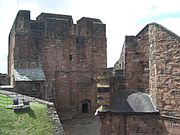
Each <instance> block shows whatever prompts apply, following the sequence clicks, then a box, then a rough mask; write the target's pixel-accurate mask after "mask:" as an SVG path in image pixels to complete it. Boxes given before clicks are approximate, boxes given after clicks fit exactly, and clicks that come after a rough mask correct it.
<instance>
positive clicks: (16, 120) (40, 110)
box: [0, 94, 55, 135]
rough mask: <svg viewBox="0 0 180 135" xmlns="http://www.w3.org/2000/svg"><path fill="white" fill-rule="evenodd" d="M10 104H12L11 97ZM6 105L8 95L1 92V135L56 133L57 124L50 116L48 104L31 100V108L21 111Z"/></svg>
mask: <svg viewBox="0 0 180 135" xmlns="http://www.w3.org/2000/svg"><path fill="white" fill-rule="evenodd" d="M8 104H9V105H10V104H12V99H11V98H8ZM6 106H7V97H6V96H5V95H2V94H0V135H54V133H55V132H54V128H55V125H54V123H53V122H52V121H51V120H50V118H49V117H48V114H47V106H46V105H43V104H40V103H37V102H31V104H30V107H31V110H30V111H29V112H21V113H15V112H14V111H13V110H12V109H6Z"/></svg>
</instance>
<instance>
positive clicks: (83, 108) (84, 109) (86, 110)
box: [82, 103, 89, 113]
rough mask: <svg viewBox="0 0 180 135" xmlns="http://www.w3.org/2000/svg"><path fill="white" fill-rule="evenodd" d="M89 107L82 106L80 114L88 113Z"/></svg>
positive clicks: (86, 105)
mask: <svg viewBox="0 0 180 135" xmlns="http://www.w3.org/2000/svg"><path fill="white" fill-rule="evenodd" d="M88 110H89V107H88V103H84V104H82V113H88Z"/></svg>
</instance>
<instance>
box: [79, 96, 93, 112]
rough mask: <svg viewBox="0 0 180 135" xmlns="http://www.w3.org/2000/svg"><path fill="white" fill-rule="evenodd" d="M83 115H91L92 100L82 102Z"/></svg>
mask: <svg viewBox="0 0 180 135" xmlns="http://www.w3.org/2000/svg"><path fill="white" fill-rule="evenodd" d="M81 108H82V113H90V110H91V109H90V108H91V101H90V100H87V99H86V100H83V101H82V107H81Z"/></svg>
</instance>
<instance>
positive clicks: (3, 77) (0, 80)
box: [0, 73, 10, 86]
mask: <svg viewBox="0 0 180 135" xmlns="http://www.w3.org/2000/svg"><path fill="white" fill-rule="evenodd" d="M9 84H10V80H9V77H8V75H7V74H1V73H0V86H1V85H9Z"/></svg>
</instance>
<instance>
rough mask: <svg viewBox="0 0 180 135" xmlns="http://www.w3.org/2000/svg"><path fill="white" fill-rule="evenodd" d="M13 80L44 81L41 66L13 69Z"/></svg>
mask: <svg viewBox="0 0 180 135" xmlns="http://www.w3.org/2000/svg"><path fill="white" fill-rule="evenodd" d="M14 79H15V81H45V80H46V79H45V75H44V72H43V70H42V69H41V68H26V69H14Z"/></svg>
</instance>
